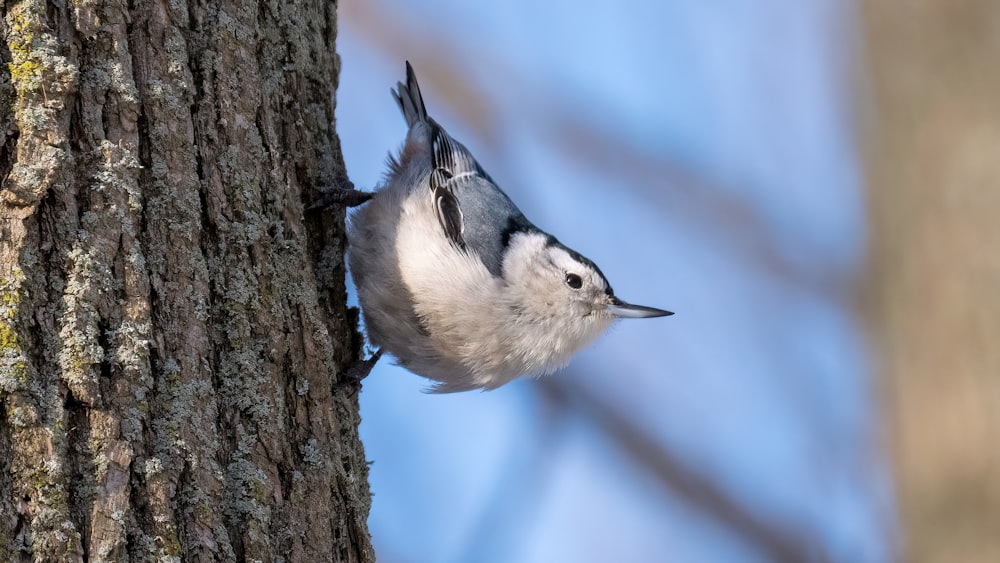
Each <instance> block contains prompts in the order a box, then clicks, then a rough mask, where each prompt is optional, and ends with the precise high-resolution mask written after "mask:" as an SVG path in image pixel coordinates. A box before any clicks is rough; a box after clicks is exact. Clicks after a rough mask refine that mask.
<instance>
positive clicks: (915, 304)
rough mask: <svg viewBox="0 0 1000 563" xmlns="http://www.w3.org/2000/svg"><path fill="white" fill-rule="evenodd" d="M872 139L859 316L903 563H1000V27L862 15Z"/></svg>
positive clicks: (908, 10) (916, 1) (967, 14)
mask: <svg viewBox="0 0 1000 563" xmlns="http://www.w3.org/2000/svg"><path fill="white" fill-rule="evenodd" d="M863 6H864V16H865V23H866V27H867V43H868V45H869V47H870V56H871V58H870V60H871V70H872V74H871V75H872V78H873V83H872V85H873V86H874V92H875V96H876V103H877V106H876V107H877V110H878V113H877V117H878V124H879V125H880V127H879V128H878V130H877V131H876V136H875V137H874V139H873V140H874V142H873V143H871V145H870V148H871V151H870V153H869V163H870V167H869V170H870V173H869V180H870V185H871V190H870V193H871V199H870V203H871V217H872V235H873V243H872V256H871V260H872V267H871V269H870V271H871V277H870V285H869V291H868V297H869V298H868V300H867V303H866V304H865V311H866V313H867V314H868V315H869V318H870V319H871V326H872V334H873V337H874V339H873V341H874V343H875V350H876V351H877V352H878V353H879V359H880V362H881V368H882V372H883V373H884V374H885V379H884V383H885V396H886V399H887V406H888V409H887V410H888V413H889V421H890V423H891V424H890V428H891V438H892V445H893V453H894V462H895V474H896V483H897V487H898V488H897V493H898V498H899V501H900V507H901V514H902V522H903V535H904V541H905V544H906V545H905V555H904V557H905V559H906V560H908V561H915V562H951V561H963V562H975V561H983V562H987V561H1000V470H998V468H1000V449H998V447H997V436H998V434H997V431H998V430H1000V380H998V376H1000V259H998V256H1000V221H998V219H997V212H998V210H1000V73H998V70H1000V33H998V32H1000V12H998V10H997V3H996V1H995V0H909V1H906V2H899V1H895V0H867V1H866V2H864V3H863Z"/></svg>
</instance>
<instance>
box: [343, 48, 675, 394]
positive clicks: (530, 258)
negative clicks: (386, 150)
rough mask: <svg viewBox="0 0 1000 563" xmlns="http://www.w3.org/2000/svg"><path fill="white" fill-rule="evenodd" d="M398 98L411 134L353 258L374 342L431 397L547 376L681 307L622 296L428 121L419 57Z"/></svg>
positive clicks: (363, 224)
mask: <svg viewBox="0 0 1000 563" xmlns="http://www.w3.org/2000/svg"><path fill="white" fill-rule="evenodd" d="M392 94H393V97H394V98H395V100H396V103H397V105H398V106H399V109H400V111H401V112H402V114H403V118H404V119H405V120H406V124H407V127H408V128H409V129H408V132H407V135H406V140H405V142H404V144H403V146H402V148H401V149H400V151H399V153H398V155H395V156H392V155H390V156H389V160H388V171H387V172H386V175H385V177H384V179H383V181H382V184H381V185H380V186H379V188H378V189H377V190H376V191H375V192H374V193H372V197H371V198H370V199H369V200H368V201H367V202H365V203H364V205H363V206H360V207H358V208H356V209H355V210H353V212H352V213H351V214H350V216H349V219H348V264H349V268H350V271H351V275H352V277H353V279H354V282H355V286H356V288H357V295H358V301H359V305H360V307H361V312H362V315H363V319H364V326H365V330H366V332H367V334H368V340H369V342H370V343H371V344H372V345H373V346H377V347H378V350H379V353H381V352H383V351H387V352H389V353H390V354H392V355H393V356H394V357H395V358H396V360H397V363H398V364H399V365H401V366H403V367H405V368H406V369H408V370H410V371H412V372H414V373H416V374H418V375H421V376H423V377H425V378H427V379H429V380H431V381H432V385H431V387H430V388H429V389H427V391H428V392H432V393H452V392H458V391H469V390H475V389H482V390H489V389H496V388H498V387H500V386H502V385H504V384H506V383H508V382H510V381H512V380H514V379H515V378H517V377H519V376H522V375H534V376H542V375H548V374H551V373H553V372H555V371H557V370H558V369H560V368H562V367H563V366H565V365H566V364H567V363H568V362H569V360H570V359H571V358H572V356H573V355H574V354H575V353H576V352H577V351H579V350H580V349H582V348H583V347H585V346H587V345H588V344H590V343H591V342H593V341H594V340H595V339H596V338H597V337H598V336H599V335H601V334H602V333H603V332H605V331H606V330H607V329H608V328H609V327H610V326H611V324H612V323H613V322H614V321H615V320H617V319H621V318H650V317H661V316H666V315H672V314H673V313H672V312H670V311H666V310H662V309H656V308H653V307H646V306H642V305H632V304H629V303H626V302H625V301H622V300H621V299H619V298H618V297H616V296H615V293H614V291H613V290H612V288H611V284H610V283H609V282H608V280H607V278H606V277H605V276H604V274H603V273H602V272H601V270H600V268H598V267H597V265H596V264H595V263H594V262H593V261H591V260H590V259H588V258H586V257H585V256H583V255H582V254H580V253H579V252H576V251H574V250H572V249H570V248H568V247H567V246H565V245H564V244H562V243H560V242H559V240H558V239H556V238H555V237H554V236H552V235H551V234H549V233H547V232H545V231H543V230H542V229H540V228H538V227H537V226H535V224H534V223H532V222H531V221H529V220H528V219H527V218H526V217H525V216H524V214H523V213H522V212H521V211H520V209H518V207H517V206H516V205H515V204H514V202H513V201H511V199H510V197H508V196H507V194H506V193H504V191H503V190H501V189H500V187H499V186H497V184H496V183H495V182H494V181H493V179H492V178H491V177H490V175H489V174H487V173H486V171H485V170H484V169H483V167H482V166H481V165H480V163H479V162H478V161H477V160H476V158H475V157H474V156H473V155H472V153H471V152H470V151H469V149H467V148H466V147H465V145H463V144H462V143H460V142H458V141H457V140H455V139H454V138H453V137H452V136H451V135H449V134H448V132H447V131H445V129H444V128H443V127H442V126H441V125H439V124H438V123H437V121H435V120H434V119H433V118H431V117H430V116H429V115H428V113H427V108H426V107H425V105H424V100H423V97H422V95H421V92H420V87H419V85H418V84H417V77H416V74H415V73H414V71H413V67H412V65H410V63H409V61H407V62H406V82H405V84H404V83H403V82H397V84H396V88H395V89H394V90H392Z"/></svg>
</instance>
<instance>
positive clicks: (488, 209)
mask: <svg viewBox="0 0 1000 563" xmlns="http://www.w3.org/2000/svg"><path fill="white" fill-rule="evenodd" d="M449 187H450V188H451V189H452V191H453V193H454V194H455V198H456V199H457V200H458V205H459V207H460V208H461V210H462V215H463V218H464V220H463V230H462V238H463V239H464V240H465V244H466V248H467V249H468V250H469V251H475V252H476V254H478V255H479V258H480V259H481V260H482V261H483V264H484V265H485V266H486V268H487V269H488V270H489V271H490V273H491V274H493V275H494V276H497V277H502V275H503V254H504V249H505V248H506V247H507V243H508V241H509V239H510V236H511V234H512V233H513V232H516V231H524V230H529V229H534V228H535V227H534V225H532V224H531V223H530V222H529V221H528V220H527V219H526V218H525V217H524V215H523V214H522V213H521V211H520V210H519V209H518V208H517V206H516V205H514V202H512V201H511V200H510V198H509V197H507V194H505V193H503V191H502V190H500V188H498V187H497V186H496V185H495V184H494V183H493V182H491V181H490V180H489V179H488V178H487V177H483V176H480V175H469V176H466V177H463V178H455V179H454V180H453V181H452V182H451V183H450V184H449Z"/></svg>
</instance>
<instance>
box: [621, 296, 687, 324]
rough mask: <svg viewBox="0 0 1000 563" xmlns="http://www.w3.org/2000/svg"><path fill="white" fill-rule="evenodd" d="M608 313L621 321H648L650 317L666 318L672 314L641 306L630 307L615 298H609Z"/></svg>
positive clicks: (628, 304) (630, 305)
mask: <svg viewBox="0 0 1000 563" xmlns="http://www.w3.org/2000/svg"><path fill="white" fill-rule="evenodd" d="M608 312H609V313H611V314H612V315H614V316H616V317H619V318H622V319H648V318H651V317H666V316H668V315H673V314H674V313H673V312H672V311H664V310H663V309H655V308H653V307H645V306H643V305H632V304H630V303H626V302H624V301H622V300H621V299H618V298H617V297H612V298H611V304H610V305H608Z"/></svg>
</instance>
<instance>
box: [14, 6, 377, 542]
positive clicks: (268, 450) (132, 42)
mask: <svg viewBox="0 0 1000 563" xmlns="http://www.w3.org/2000/svg"><path fill="white" fill-rule="evenodd" d="M140 4H141V5H140ZM335 10H336V5H335V4H332V3H328V2H322V1H318V0H316V1H312V2H303V3H286V2H278V1H264V2H260V3H258V4H254V5H246V4H243V3H237V2H211V3H197V2H191V3H187V2H168V3H163V4H155V5H153V4H145V3H137V4H135V5H131V4H125V3H121V2H112V1H107V2H105V1H95V0H87V1H84V0H76V1H67V2H65V3H46V2H44V1H41V0H22V1H21V2H17V3H8V4H7V5H5V6H4V8H3V9H2V20H3V23H2V26H3V29H2V35H3V47H2V48H0V58H2V59H3V63H4V65H3V68H2V69H0V74H2V79H0V105H2V108H0V110H2V114H0V132H2V134H3V136H2V138H0V141H2V145H0V146H2V149H3V153H2V154H0V173H2V174H3V178H2V185H0V231H2V235H3V236H2V238H0V404H2V406H3V416H2V419H0V469H2V470H3V471H2V472H0V514H2V515H3V517H0V560H4V561H6V560H12V561H19V560H63V561H72V560H77V561H82V560H83V559H84V558H85V557H86V558H87V559H89V560H94V561H103V560H107V561H111V560H125V559H130V560H139V561H146V560H165V561H166V560H180V559H183V560H186V561H187V560H190V561H200V560H232V559H241V560H243V559H245V560H252V559H257V560H262V561H279V560H281V561H316V560H334V561H371V560H373V554H372V551H371V545H370V541H369V538H368V532H367V527H366V524H365V520H366V518H367V513H368V509H369V503H370V500H369V492H368V487H367V465H366V462H365V459H364V451H363V448H362V446H361V443H360V440H359V438H358V434H357V426H358V422H359V415H358V405H357V397H356V394H355V393H354V390H353V389H352V388H351V387H350V386H341V385H339V384H338V378H339V377H340V374H341V373H343V372H344V371H346V369H345V368H346V366H347V365H349V364H350V363H351V362H352V361H353V360H354V357H355V355H356V353H357V350H355V349H353V346H352V344H351V342H352V341H354V340H353V339H352V333H353V331H354V330H355V327H354V326H353V324H352V323H351V322H350V321H349V319H350V318H351V316H350V315H348V314H347V311H346V289H345V281H344V274H345V272H344V268H343V260H342V257H343V245H344V235H343V221H344V214H343V212H342V211H334V212H331V213H326V214H317V215H310V214H307V213H306V211H305V209H306V208H307V207H308V204H309V203H310V202H311V200H312V197H313V193H314V190H315V188H316V186H318V185H332V184H340V183H343V182H344V179H345V171H344V165H343V161H342V157H341V155H340V146H339V141H338V139H337V136H336V133H335V127H334V115H333V109H334V108H333V103H334V99H335V98H334V92H335V89H336V83H337V74H338V71H339V68H338V66H339V60H338V58H337V56H336V54H335V51H334V41H335V38H336V11H335Z"/></svg>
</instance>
